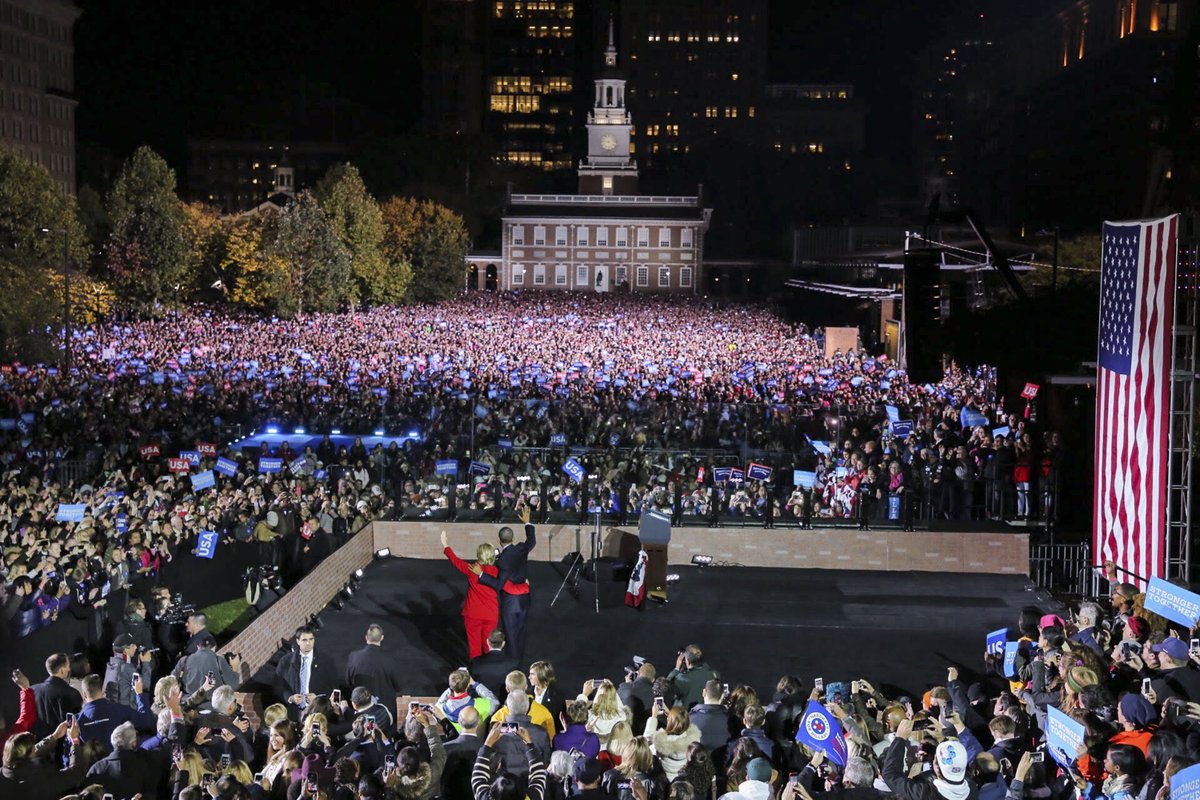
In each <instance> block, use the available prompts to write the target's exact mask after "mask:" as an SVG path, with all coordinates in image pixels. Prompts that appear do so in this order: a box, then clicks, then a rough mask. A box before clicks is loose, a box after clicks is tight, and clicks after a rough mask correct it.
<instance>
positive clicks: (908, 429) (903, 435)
mask: <svg viewBox="0 0 1200 800" xmlns="http://www.w3.org/2000/svg"><path fill="white" fill-rule="evenodd" d="M890 427H891V429H892V435H893V436H895V437H896V438H897V439H907V438H908V437H909V436H912V432H913V421H912V420H911V419H898V420H896V421H895V422H892V423H891V424H890Z"/></svg>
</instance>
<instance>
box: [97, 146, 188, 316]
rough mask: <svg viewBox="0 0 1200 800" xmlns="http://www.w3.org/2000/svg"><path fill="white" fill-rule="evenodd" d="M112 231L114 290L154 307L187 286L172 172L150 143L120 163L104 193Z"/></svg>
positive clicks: (110, 253)
mask: <svg viewBox="0 0 1200 800" xmlns="http://www.w3.org/2000/svg"><path fill="white" fill-rule="evenodd" d="M108 216H109V219H110V220H111V221H112V227H113V230H112V234H111V235H110V236H109V239H108V244H107V246H106V248H105V256H106V258H105V260H106V263H107V265H108V269H109V271H110V273H111V274H112V277H113V282H114V284H115V286H116V288H117V289H118V290H119V291H120V292H121V293H122V294H123V295H124V296H126V297H129V298H131V299H132V300H134V301H135V302H142V303H148V304H151V305H152V306H154V307H158V306H159V305H160V304H162V303H163V302H164V301H175V300H177V299H178V298H179V297H180V296H181V294H182V292H183V291H184V289H185V288H186V287H187V286H188V285H189V280H188V267H189V261H188V253H187V246H186V244H185V242H184V236H183V207H182V205H181V204H180V202H179V198H178V197H176V196H175V172H174V170H172V169H171V168H170V167H169V166H167V162H165V161H163V160H162V158H161V157H160V156H159V155H158V154H157V153H155V152H154V151H153V150H151V149H150V148H149V147H139V148H138V149H137V151H136V152H134V154H133V155H132V156H130V158H129V160H128V161H126V162H125V164H124V165H123V166H122V167H121V172H120V174H119V175H117V180H116V182H115V183H114V184H113V189H112V192H111V193H110V194H109V196H108Z"/></svg>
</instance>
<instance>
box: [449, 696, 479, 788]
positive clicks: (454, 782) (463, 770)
mask: <svg viewBox="0 0 1200 800" xmlns="http://www.w3.org/2000/svg"><path fill="white" fill-rule="evenodd" d="M485 685H486V684H485ZM479 722H480V720H479V712H478V711H476V710H475V709H474V708H473V707H471V706H468V707H467V708H464V709H463V710H462V711H461V712H459V715H458V724H459V725H460V726H462V733H460V734H459V735H458V737H457V738H455V739H451V740H450V741H448V742H446V743H445V745H443V746H444V747H445V748H446V766H445V767H444V768H443V769H442V798H443V800H472V797H473V796H472V794H471V768H472V767H473V766H474V765H475V757H476V756H477V755H478V754H479V748H480V747H482V746H483V738H482V737H480V736H479Z"/></svg>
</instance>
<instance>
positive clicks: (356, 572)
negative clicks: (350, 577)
mask: <svg viewBox="0 0 1200 800" xmlns="http://www.w3.org/2000/svg"><path fill="white" fill-rule="evenodd" d="M362 576H363V571H362V570H361V569H356V570H354V579H355V580H359V581H361V580H362Z"/></svg>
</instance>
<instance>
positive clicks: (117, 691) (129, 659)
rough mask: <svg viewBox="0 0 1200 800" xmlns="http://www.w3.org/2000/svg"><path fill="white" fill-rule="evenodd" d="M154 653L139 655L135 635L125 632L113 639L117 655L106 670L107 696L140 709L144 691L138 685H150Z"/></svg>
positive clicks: (110, 660)
mask: <svg viewBox="0 0 1200 800" xmlns="http://www.w3.org/2000/svg"><path fill="white" fill-rule="evenodd" d="M152 658H153V654H152V653H149V652H142V653H140V654H139V653H138V644H137V641H135V640H134V638H133V636H131V635H130V634H128V633H122V634H120V635H119V636H117V638H115V639H113V655H112V658H110V659H109V660H108V665H107V666H106V667H105V669H104V694H105V696H106V697H107V698H108V699H109V700H111V701H113V702H114V703H120V704H122V705H126V706H129V707H130V708H139V700H138V695H139V694H141V692H142V691H144V690H143V689H135V682H136V685H137V686H147V685H149V684H150V670H151V668H152V667H151V663H150V662H151V660H152Z"/></svg>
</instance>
